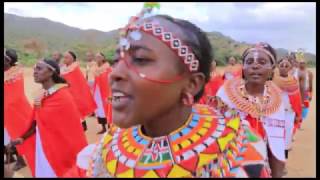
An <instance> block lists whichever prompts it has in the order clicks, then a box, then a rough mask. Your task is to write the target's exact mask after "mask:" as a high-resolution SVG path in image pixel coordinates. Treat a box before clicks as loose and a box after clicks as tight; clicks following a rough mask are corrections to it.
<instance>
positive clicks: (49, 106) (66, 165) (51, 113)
mask: <svg viewBox="0 0 320 180" xmlns="http://www.w3.org/2000/svg"><path fill="white" fill-rule="evenodd" d="M34 116H35V118H34V119H35V120H36V121H37V126H38V129H39V133H40V136H41V143H42V147H43V151H44V153H45V155H46V157H47V159H48V161H49V163H50V165H51V166H52V168H53V170H54V171H55V173H56V175H57V176H58V177H61V176H63V175H64V174H65V173H66V172H67V171H68V170H69V169H70V168H72V167H73V166H74V165H75V164H76V158H77V154H78V153H79V152H80V151H81V150H82V148H84V147H85V146H86V145H87V140H86V137H85V134H84V132H83V130H82V126H81V124H80V123H79V119H80V113H79V111H78V109H77V106H76V104H75V102H74V100H73V97H72V95H71V94H70V92H69V89H68V88H67V87H62V88H61V89H59V90H57V91H56V92H55V93H53V94H52V95H50V96H48V97H45V98H44V99H42V101H41V106H40V107H36V108H35V114H34Z"/></svg>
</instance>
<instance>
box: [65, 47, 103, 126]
mask: <svg viewBox="0 0 320 180" xmlns="http://www.w3.org/2000/svg"><path fill="white" fill-rule="evenodd" d="M63 63H64V64H65V67H64V68H63V70H62V72H61V74H62V77H63V78H65V79H66V80H67V81H68V83H69V85H70V91H71V94H72V95H73V97H74V99H75V102H76V104H77V106H78V109H79V112H80V114H81V121H82V122H81V123H82V126H83V129H84V130H85V131H86V130H87V124H86V121H85V117H86V116H89V115H91V114H92V113H93V112H94V110H95V109H96V108H97V106H96V104H95V102H94V98H93V96H92V94H91V92H90V87H89V85H88V83H87V81H86V79H85V77H84V76H83V74H82V72H81V70H80V66H79V64H78V62H77V57H76V55H75V53H74V52H72V51H67V52H65V54H64V59H63ZM79 121H80V120H79Z"/></svg>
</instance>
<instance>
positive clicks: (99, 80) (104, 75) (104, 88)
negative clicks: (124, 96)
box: [94, 67, 112, 124]
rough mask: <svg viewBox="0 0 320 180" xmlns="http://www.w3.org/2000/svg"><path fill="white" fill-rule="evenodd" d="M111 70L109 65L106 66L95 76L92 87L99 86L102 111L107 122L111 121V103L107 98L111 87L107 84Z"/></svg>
mask: <svg viewBox="0 0 320 180" xmlns="http://www.w3.org/2000/svg"><path fill="white" fill-rule="evenodd" d="M111 71H112V69H111V67H107V68H106V69H105V70H104V71H103V72H101V73H100V74H99V75H97V76H96V77H95V82H94V87H95V88H96V85H98V86H99V89H100V94H101V99H102V104H103V108H104V112H105V115H106V118H107V122H108V124H111V123H112V104H111V103H109V101H108V98H109V97H110V96H111V88H110V86H109V74H110V72H111Z"/></svg>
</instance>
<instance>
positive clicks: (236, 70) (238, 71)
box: [223, 64, 242, 80]
mask: <svg viewBox="0 0 320 180" xmlns="http://www.w3.org/2000/svg"><path fill="white" fill-rule="evenodd" d="M225 73H232V74H233V76H234V77H235V78H237V77H239V78H241V77H242V65H240V64H236V65H233V66H231V65H227V66H226V67H225ZM225 73H224V74H223V79H224V80H226V77H225Z"/></svg>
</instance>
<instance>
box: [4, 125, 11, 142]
mask: <svg viewBox="0 0 320 180" xmlns="http://www.w3.org/2000/svg"><path fill="white" fill-rule="evenodd" d="M3 138H4V139H3V144H4V145H5V146H6V145H8V144H9V143H10V140H11V138H10V136H9V134H8V131H7V129H6V128H4V131H3Z"/></svg>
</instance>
